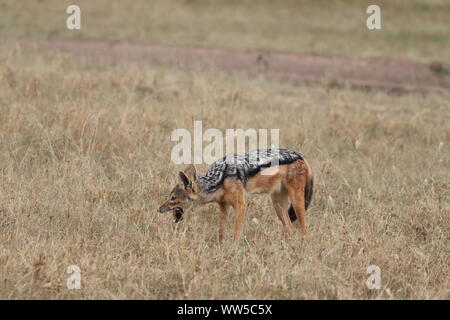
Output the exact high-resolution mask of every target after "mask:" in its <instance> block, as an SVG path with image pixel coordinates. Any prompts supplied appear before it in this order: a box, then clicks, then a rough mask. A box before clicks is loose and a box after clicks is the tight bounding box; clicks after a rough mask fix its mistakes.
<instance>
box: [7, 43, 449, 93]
mask: <svg viewBox="0 0 450 320" xmlns="http://www.w3.org/2000/svg"><path fill="white" fill-rule="evenodd" d="M8 40H9V41H11V44H13V43H19V44H21V45H33V46H37V47H38V48H41V49H44V50H57V51H63V52H71V53H73V54H79V55H84V56H89V57H96V58H101V59H106V60H111V61H113V62H119V61H136V62H140V63H149V64H162V65H172V66H179V67H183V68H187V69H194V68H202V69H203V68H206V69H209V68H213V69H216V70H221V71H225V72H231V73H235V72H236V73H245V74H248V75H257V74H264V75H266V76H267V77H268V78H275V79H282V80H284V79H286V80H291V81H294V82H298V83H308V84H316V83H321V84H325V85H327V86H332V87H334V86H336V87H340V86H349V87H355V88H365V89H383V90H388V91H389V92H393V93H402V92H414V91H417V92H430V91H433V92H435V91H438V92H446V93H449V92H450V75H448V74H446V73H448V68H447V67H446V66H443V67H442V68H443V69H442V70H444V71H446V72H436V71H435V68H433V67H431V66H429V65H426V64H420V63H414V62H409V61H401V60H387V59H361V58H351V57H342V56H318V55H306V54H296V53H288V52H266V51H251V50H240V49H219V48H198V47H172V46H161V45H152V44H141V43H129V42H125V41H102V40H78V39H70V40H69V39H55V38H46V39H35V38H13V39H8Z"/></svg>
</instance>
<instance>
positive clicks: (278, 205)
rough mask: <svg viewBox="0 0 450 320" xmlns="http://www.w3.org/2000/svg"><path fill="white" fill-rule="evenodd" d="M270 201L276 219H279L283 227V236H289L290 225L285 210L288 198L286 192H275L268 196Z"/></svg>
mask: <svg viewBox="0 0 450 320" xmlns="http://www.w3.org/2000/svg"><path fill="white" fill-rule="evenodd" d="M270 198H271V199H272V204H273V207H274V209H275V213H276V214H277V217H278V219H280V221H281V224H282V225H283V231H284V234H285V236H287V235H289V233H290V232H291V231H292V227H293V226H292V223H291V221H290V219H289V218H288V216H287V210H288V206H289V198H288V193H287V192H276V193H272V194H271V195H270Z"/></svg>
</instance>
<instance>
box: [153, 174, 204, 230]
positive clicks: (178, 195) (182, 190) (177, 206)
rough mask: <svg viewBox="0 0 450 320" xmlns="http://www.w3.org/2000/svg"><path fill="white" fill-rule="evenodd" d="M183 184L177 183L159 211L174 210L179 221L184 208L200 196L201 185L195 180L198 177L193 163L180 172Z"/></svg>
mask: <svg viewBox="0 0 450 320" xmlns="http://www.w3.org/2000/svg"><path fill="white" fill-rule="evenodd" d="M178 176H179V179H180V181H181V184H177V185H176V186H175V187H174V188H173V189H172V191H171V192H170V194H169V199H168V200H166V201H165V202H164V203H163V204H162V205H161V207H159V209H158V212H160V213H164V212H167V211H173V213H174V216H175V220H176V222H178V221H179V220H181V219H182V215H183V212H184V209H185V208H186V207H188V206H189V205H190V204H191V203H192V201H195V200H197V199H198V198H199V190H200V188H199V186H198V184H197V183H196V182H195V180H196V179H197V175H196V170H195V167H194V166H193V165H189V166H188V167H187V168H186V169H185V170H184V171H180V172H179V173H178Z"/></svg>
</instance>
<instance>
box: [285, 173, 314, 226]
mask: <svg viewBox="0 0 450 320" xmlns="http://www.w3.org/2000/svg"><path fill="white" fill-rule="evenodd" d="M313 189H314V179H313V177H308V180H307V182H306V187H305V210H308V207H309V204H310V203H311V200H312V195H313ZM288 214H289V219H291V221H292V222H294V221H295V220H297V215H296V214H295V211H294V208H293V207H292V204H291V206H290V207H289V210H288Z"/></svg>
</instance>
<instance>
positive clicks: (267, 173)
mask: <svg viewBox="0 0 450 320" xmlns="http://www.w3.org/2000/svg"><path fill="white" fill-rule="evenodd" d="M274 164H275V165H274ZM179 179H180V181H181V183H180V184H178V185H177V186H175V188H173V190H172V191H171V192H170V197H169V199H168V200H167V201H166V202H164V203H163V204H162V205H161V207H160V208H159V209H158V211H159V212H161V213H162V212H167V211H171V210H172V211H173V212H174V216H175V218H176V221H177V222H178V221H179V220H181V218H182V214H183V210H184V209H185V208H187V207H191V205H202V204H207V203H214V204H216V205H217V207H218V208H219V211H220V224H219V241H222V240H223V239H224V235H225V227H226V222H227V218H228V211H229V208H230V206H231V207H233V209H234V211H235V223H234V240H235V241H237V240H239V237H240V234H241V230H242V227H243V224H244V220H245V212H246V201H245V197H246V194H247V193H250V194H252V193H268V194H270V196H271V199H272V203H273V206H274V208H275V212H276V215H277V216H278V218H279V219H280V221H281V223H282V225H283V228H284V231H285V232H286V233H288V232H289V231H290V230H291V229H292V222H293V221H295V220H296V219H297V218H298V221H299V223H300V227H301V229H302V232H303V233H304V234H306V229H307V227H306V215H305V212H306V209H308V206H309V204H310V202H311V198H312V193H313V173H312V171H311V168H310V166H309V165H308V163H307V162H306V160H305V159H304V158H303V156H302V155H301V154H299V153H297V152H295V151H291V150H286V149H267V150H256V151H252V152H249V153H246V154H243V155H233V156H231V157H230V156H227V157H223V158H221V159H219V160H217V161H215V162H214V163H213V164H212V166H211V167H210V168H209V169H208V170H207V171H206V173H205V175H203V176H201V177H197V173H196V170H195V167H194V166H193V165H189V166H188V167H187V168H186V169H185V170H184V171H182V172H179ZM289 201H290V204H291V205H290V207H289V209H288V206H289ZM286 213H288V215H287V214H286ZM288 216H289V219H288Z"/></svg>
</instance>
